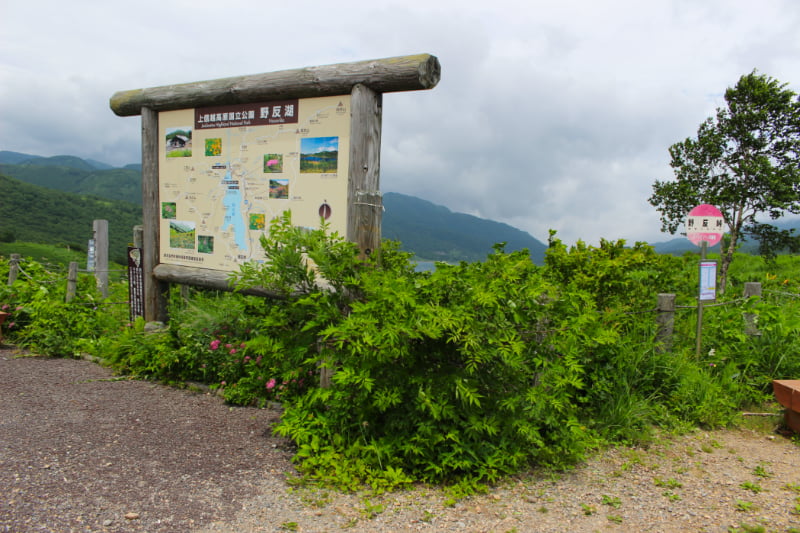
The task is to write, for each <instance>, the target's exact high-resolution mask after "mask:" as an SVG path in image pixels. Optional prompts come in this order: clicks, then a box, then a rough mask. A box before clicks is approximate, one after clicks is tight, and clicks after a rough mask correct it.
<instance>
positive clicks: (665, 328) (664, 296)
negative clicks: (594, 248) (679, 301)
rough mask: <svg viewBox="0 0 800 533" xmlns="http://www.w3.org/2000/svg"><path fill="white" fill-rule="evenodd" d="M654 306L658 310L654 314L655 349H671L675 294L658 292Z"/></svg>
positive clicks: (666, 350) (660, 351)
mask: <svg viewBox="0 0 800 533" xmlns="http://www.w3.org/2000/svg"><path fill="white" fill-rule="evenodd" d="M656 308H657V310H658V315H656V324H658V330H657V332H656V351H657V352H658V353H664V352H668V351H670V350H672V333H673V330H674V328H675V295H674V294H668V293H661V294H659V295H658V304H657V306H656Z"/></svg>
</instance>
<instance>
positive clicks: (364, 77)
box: [110, 54, 441, 117]
mask: <svg viewBox="0 0 800 533" xmlns="http://www.w3.org/2000/svg"><path fill="white" fill-rule="evenodd" d="M440 77H441V67H440V65H439V60H438V59H437V58H436V57H435V56H432V55H430V54H417V55H410V56H400V57H390V58H385V59H372V60H368V61H358V62H354V63H339V64H335V65H325V66H319V67H305V68H300V69H293V70H283V71H278V72H269V73H265V74H255V75H251V76H237V77H233V78H223V79H217V80H210V81H201V82H195V83H184V84H179V85H165V86H162V87H153V88H149V89H135V90H130V91H119V92H117V93H115V94H114V95H113V96H112V97H111V102H110V105H111V110H112V111H114V113H116V114H117V115H119V116H121V117H128V116H134V115H140V114H141V113H142V109H143V108H145V107H147V108H149V109H152V110H153V111H169V110H174V109H188V108H191V107H206V106H216V105H229V104H245V103H255V102H264V101H269V100H280V99H287V98H311V97H315V96H336V95H340V94H350V92H351V90H352V88H353V87H355V86H356V85H358V84H361V85H365V86H366V87H369V88H370V89H372V90H373V91H375V92H377V93H388V92H397V91H416V90H420V89H432V88H433V87H435V86H436V84H437V83H439V78H440Z"/></svg>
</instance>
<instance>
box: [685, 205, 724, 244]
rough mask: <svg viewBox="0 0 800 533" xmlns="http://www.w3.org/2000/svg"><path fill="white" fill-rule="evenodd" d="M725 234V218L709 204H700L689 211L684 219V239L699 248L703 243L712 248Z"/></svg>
mask: <svg viewBox="0 0 800 533" xmlns="http://www.w3.org/2000/svg"><path fill="white" fill-rule="evenodd" d="M724 234H725V218H724V217H723V216H722V212H721V211H720V210H719V209H717V208H716V207H714V206H713V205H709V204H700V205H698V206H697V207H695V208H693V209H692V210H691V211H689V216H687V217H686V237H687V238H688V239H689V240H690V241H692V242H693V243H694V244H696V245H698V246H700V245H701V244H702V243H703V241H705V242H707V243H708V245H709V246H714V245H715V244H717V243H718V242H719V241H721V240H722V236H723V235H724Z"/></svg>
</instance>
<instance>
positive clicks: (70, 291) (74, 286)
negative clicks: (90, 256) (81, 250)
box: [65, 261, 78, 303]
mask: <svg viewBox="0 0 800 533" xmlns="http://www.w3.org/2000/svg"><path fill="white" fill-rule="evenodd" d="M77 292H78V262H77V261H70V263H69V271H68V272H67V295H66V297H65V301H66V302H67V303H69V302H71V301H72V299H73V298H75V294H76V293H77Z"/></svg>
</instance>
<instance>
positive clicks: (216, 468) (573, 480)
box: [0, 349, 800, 533]
mask: <svg viewBox="0 0 800 533" xmlns="http://www.w3.org/2000/svg"><path fill="white" fill-rule="evenodd" d="M15 355H16V353H15V352H13V351H11V350H8V349H5V350H0V378H2V379H0V532H15V533H24V532H34V531H35V532H40V531H52V532H59V533H61V532H105V531H108V532H123V531H124V532H129V531H130V532H150V533H156V532H187V531H192V532H204V533H212V532H214V533H233V532H245V533H246V532H273V531H292V530H296V531H302V532H324V531H353V532H367V531H369V532H373V531H378V532H395V531H397V532H402V531H469V532H473V531H474V532H479V531H480V532H484V531H486V532H488V531H493V532H495V531H496V532H510V531H517V532H528V531H541V532H549V531H553V532H561V531H579V532H582V531H676V532H678V531H681V532H683V531H709V532H712V531H714V532H716V531H720V532H725V531H728V530H729V528H730V527H742V526H743V525H748V526H758V525H761V526H763V527H764V530H765V531H781V532H783V531H792V528H797V530H798V531H800V514H797V511H798V509H800V499H798V498H800V446H798V445H797V444H793V443H792V442H791V441H790V440H789V439H787V438H784V437H781V436H772V435H769V436H767V435H765V434H762V433H756V432H747V431H715V432H708V433H703V432H698V433H694V434H692V435H687V436H684V437H680V438H670V439H665V440H664V441H662V442H659V443H656V444H655V445H653V446H651V447H650V448H648V449H647V450H646V451H645V450H641V449H629V448H617V449H613V450H609V451H607V452H605V453H603V454H601V455H600V456H598V457H595V458H593V459H592V460H590V461H588V462H587V463H586V464H584V465H581V466H580V467H578V468H576V469H575V470H574V471H571V472H568V473H565V474H561V475H554V474H547V473H531V474H529V475H526V476H524V477H519V478H517V479H514V480H511V481H508V482H507V483H504V484H503V485H501V486H499V487H495V488H493V489H492V490H491V491H490V492H489V493H488V494H485V495H481V496H476V497H472V498H469V499H466V500H463V501H460V502H458V503H455V505H448V502H447V501H446V500H447V496H446V494H444V493H443V492H442V491H440V490H437V489H433V488H426V487H417V488H415V489H414V490H412V491H404V492H400V493H395V494H390V495H385V496H381V497H371V496H368V495H363V494H362V495H340V494H336V493H331V492H329V491H324V490H319V489H313V488H296V489H292V488H290V487H289V486H288V485H287V484H286V481H285V474H286V473H288V472H291V471H292V467H291V463H290V461H289V459H290V457H291V450H290V447H289V446H288V445H287V443H286V442H285V441H283V440H281V439H277V438H275V437H272V436H271V434H270V430H269V428H270V425H271V424H272V423H274V422H275V421H276V420H277V416H278V415H277V413H276V412H275V411H270V410H262V409H250V408H231V407H229V406H226V405H224V404H223V403H222V401H221V400H220V399H219V398H217V397H215V396H212V395H208V394H200V393H193V392H190V391H185V390H177V389H173V388H168V387H163V386H160V385H156V384H153V383H149V382H143V381H132V380H121V379H118V378H115V377H114V376H113V375H112V373H111V372H110V371H109V370H108V369H105V368H103V367H100V366H98V365H96V364H94V363H90V362H87V361H79V360H72V359H49V358H42V357H23V358H18V357H15Z"/></svg>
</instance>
